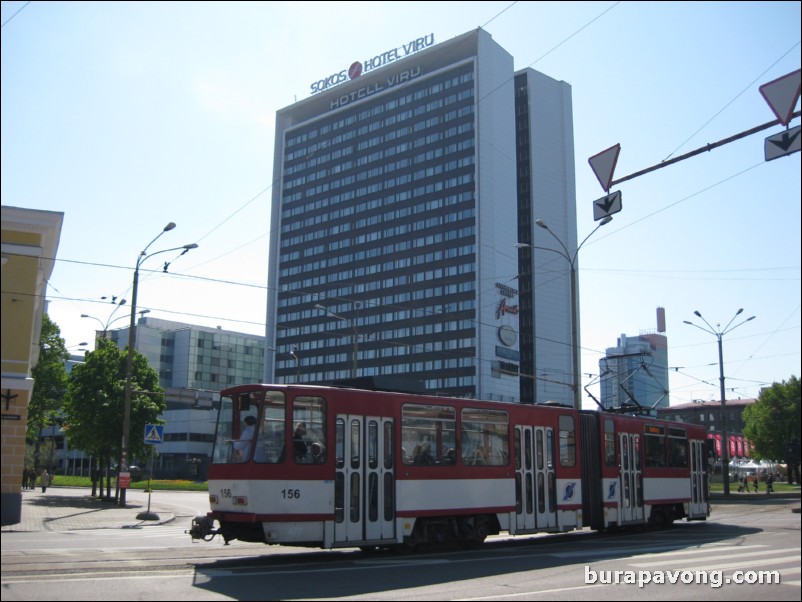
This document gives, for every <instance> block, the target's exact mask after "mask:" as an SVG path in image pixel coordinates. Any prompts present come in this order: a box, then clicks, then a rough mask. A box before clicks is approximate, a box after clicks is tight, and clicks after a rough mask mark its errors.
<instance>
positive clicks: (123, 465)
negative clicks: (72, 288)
mask: <svg viewBox="0 0 802 602" xmlns="http://www.w3.org/2000/svg"><path fill="white" fill-rule="evenodd" d="M173 228H175V223H173V222H170V223H169V224H167V225H166V226H165V227H164V229H163V230H162V231H161V232H159V234H158V236H156V238H154V239H153V240H151V241H150V242H149V243H148V246H146V247H145V248H144V249H143V250H142V252H141V253H140V254H139V256H138V257H137V260H136V267H135V268H134V284H133V288H132V289H131V321H130V324H129V327H128V357H127V358H126V361H125V398H124V409H123V435H122V446H121V448H120V472H127V471H128V436H129V434H130V433H129V431H130V429H131V389H132V382H131V381H132V379H133V367H134V348H135V346H136V297H137V292H138V288H139V268H140V267H141V266H142V263H143V262H144V261H145V260H146V259H147V258H148V257H153V256H154V255H159V254H161V253H169V252H170V251H180V250H182V249H183V252H182V253H181V255H184V253H188V252H189V251H190V250H192V249H197V248H198V245H197V244H196V243H192V244H189V245H184V246H183V247H173V248H171V249H163V250H161V251H154V252H153V253H148V249H149V248H150V246H151V245H152V244H153V243H154V242H156V241H157V240H158V239H159V237H160V236H161V235H162V234H164V233H165V232H169V231H170V230H172V229H173ZM179 257H180V255H179ZM166 268H167V266H166V265H165V271H167V269H166ZM118 478H119V477H118ZM125 492H126V489H125V488H120V506H125Z"/></svg>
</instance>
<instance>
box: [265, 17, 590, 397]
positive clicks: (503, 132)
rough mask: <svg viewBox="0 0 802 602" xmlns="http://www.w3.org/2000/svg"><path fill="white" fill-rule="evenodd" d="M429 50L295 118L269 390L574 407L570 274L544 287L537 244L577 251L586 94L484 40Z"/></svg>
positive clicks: (283, 147) (275, 277) (326, 86)
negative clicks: (366, 382) (279, 385)
mask: <svg viewBox="0 0 802 602" xmlns="http://www.w3.org/2000/svg"><path fill="white" fill-rule="evenodd" d="M413 47H414V48H417V49H419V52H415V53H413V54H410V55H409V56H406V58H403V59H399V60H395V59H396V58H398V57H399V56H401V55H402V54H405V52H406V51H407V50H409V48H407V47H403V48H397V49H394V50H391V51H388V52H384V53H382V54H381V55H379V56H381V57H383V59H382V60H381V61H377V60H374V61H372V62H365V63H364V64H363V63H360V62H355V63H353V64H351V66H350V67H349V68H348V69H347V70H344V71H343V72H342V73H341V74H338V75H336V76H331V77H328V78H325V79H323V80H319V81H318V82H316V83H315V84H313V85H312V90H313V92H314V93H313V95H312V96H310V97H309V98H307V99H305V100H302V101H300V102H297V103H295V104H293V105H291V106H289V107H287V108H285V109H282V110H281V111H279V112H278V114H277V118H276V141H275V155H274V174H275V177H274V180H275V183H276V184H275V186H274V188H273V202H272V215H271V223H272V228H271V240H270V257H271V261H270V271H269V274H268V311H267V319H266V322H267V328H266V339H267V347H268V349H267V351H266V355H265V380H266V381H268V382H271V381H272V382H286V383H291V382H313V383H330V382H333V381H337V380H343V379H349V378H360V379H362V378H374V379H380V378H388V379H396V380H397V379H402V378H406V379H410V380H413V381H417V382H418V383H422V384H423V386H425V389H426V390H427V391H429V392H431V393H439V394H447V395H454V396H461V397H475V398H483V399H493V400H505V401H516V402H520V401H523V402H526V403H538V402H540V401H545V400H546V399H559V400H564V401H567V402H569V403H570V400H571V389H570V383H571V382H572V373H571V346H570V340H571V335H570V318H571V312H570V305H569V304H570V295H569V292H570V290H569V285H570V281H569V266H568V264H567V262H565V265H559V266H558V265H554V266H552V267H551V269H550V270H549V273H548V278H544V279H543V281H542V282H540V281H539V277H538V273H539V267H538V266H539V265H546V264H549V265H551V264H554V263H555V262H554V260H553V258H551V257H548V256H546V257H545V258H544V257H540V255H538V254H537V253H536V252H535V248H536V247H545V246H553V244H554V243H553V241H552V242H551V243H549V242H548V241H546V240H545V237H546V236H548V233H547V232H545V231H543V230H542V229H541V232H542V234H541V233H536V232H534V231H533V225H534V220H535V219H537V218H540V219H544V220H545V221H546V222H547V223H549V227H550V228H551V230H552V231H553V232H555V233H556V234H557V235H558V236H559V237H560V238H561V239H562V240H563V242H564V243H565V244H566V246H568V248H571V247H575V245H576V207H575V193H574V176H573V171H574V163H573V131H572V124H571V99H570V87H569V86H568V85H567V84H565V83H564V82H557V81H555V80H552V79H551V78H548V77H546V76H544V75H542V74H539V73H537V72H535V71H532V70H529V69H527V70H524V71H520V72H518V73H516V72H515V71H514V67H513V58H512V56H510V55H509V54H508V53H507V52H506V51H505V50H504V49H503V48H501V47H500V46H499V45H498V44H496V43H495V42H494V41H493V40H492V38H491V37H490V35H489V34H487V33H486V32H484V31H482V30H476V31H473V32H470V33H467V34H464V35H462V36H459V37H457V38H454V39H453V40H450V41H448V42H445V43H442V44H438V45H435V44H434V42H433V38H432V37H430V36H426V37H423V38H420V39H419V40H417V41H416V44H415V45H413ZM378 58H379V57H378V56H377V59H378ZM377 62H381V63H382V66H381V67H380V68H375V65H376V63H377ZM368 66H370V67H371V68H370V69H368ZM346 72H347V74H348V75H346ZM536 236H537V238H536ZM517 242H522V243H525V244H526V245H529V247H527V248H526V249H523V250H521V249H519V248H517V247H516V243H517ZM519 261H520V262H521V263H520V264H519ZM522 314H525V315H522ZM539 330H540V332H538V331H539ZM273 349H275V350H276V351H273ZM538 374H546V375H547V378H543V379H540V378H539V377H538V376H537V375H538Z"/></svg>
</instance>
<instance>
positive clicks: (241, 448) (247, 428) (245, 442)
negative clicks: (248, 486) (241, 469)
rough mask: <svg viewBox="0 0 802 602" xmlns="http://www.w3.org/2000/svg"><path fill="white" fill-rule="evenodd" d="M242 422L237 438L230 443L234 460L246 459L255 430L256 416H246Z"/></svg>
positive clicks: (243, 460) (242, 460) (241, 460)
mask: <svg viewBox="0 0 802 602" xmlns="http://www.w3.org/2000/svg"><path fill="white" fill-rule="evenodd" d="M242 423H243V428H242V431H241V432H240V436H239V439H237V440H235V441H234V442H233V444H232V446H233V448H234V461H235V462H245V461H246V460H247V459H248V451H249V450H250V449H251V441H252V440H253V433H254V431H255V430H256V418H255V417H254V416H246V417H245V419H244V420H243V421H242Z"/></svg>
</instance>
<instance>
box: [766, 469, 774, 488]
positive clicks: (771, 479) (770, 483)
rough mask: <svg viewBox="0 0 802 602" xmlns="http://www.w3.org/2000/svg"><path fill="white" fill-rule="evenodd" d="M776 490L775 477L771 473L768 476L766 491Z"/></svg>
mask: <svg viewBox="0 0 802 602" xmlns="http://www.w3.org/2000/svg"><path fill="white" fill-rule="evenodd" d="M772 491H774V477H773V476H772V474H771V473H769V475H768V476H767V477H766V493H771V492H772Z"/></svg>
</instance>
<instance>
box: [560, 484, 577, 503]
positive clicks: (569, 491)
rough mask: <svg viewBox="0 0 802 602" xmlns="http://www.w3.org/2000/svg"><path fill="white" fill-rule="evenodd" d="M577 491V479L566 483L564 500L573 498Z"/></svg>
mask: <svg viewBox="0 0 802 602" xmlns="http://www.w3.org/2000/svg"><path fill="white" fill-rule="evenodd" d="M575 491H576V481H571V482H570V483H567V484H566V485H565V489H563V499H562V501H564V502H568V501H570V500H572V499H573V497H574V492H575Z"/></svg>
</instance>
